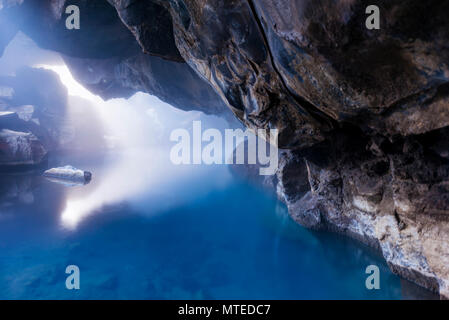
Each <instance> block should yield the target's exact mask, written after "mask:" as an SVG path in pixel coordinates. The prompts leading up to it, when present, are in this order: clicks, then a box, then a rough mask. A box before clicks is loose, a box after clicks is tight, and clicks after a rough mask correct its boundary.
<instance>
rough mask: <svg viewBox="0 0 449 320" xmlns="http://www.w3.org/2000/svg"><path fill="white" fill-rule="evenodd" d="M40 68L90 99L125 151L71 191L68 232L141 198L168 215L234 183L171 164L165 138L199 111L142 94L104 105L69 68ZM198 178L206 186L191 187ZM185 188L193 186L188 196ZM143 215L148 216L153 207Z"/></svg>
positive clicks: (111, 137)
mask: <svg viewBox="0 0 449 320" xmlns="http://www.w3.org/2000/svg"><path fill="white" fill-rule="evenodd" d="M38 67H40V68H44V69H48V70H52V71H54V72H56V73H57V74H58V75H59V77H60V79H61V82H62V83H63V84H64V85H65V86H66V87H67V90H68V93H69V95H72V96H78V97H81V98H84V99H85V100H87V101H88V102H89V103H90V104H91V105H92V108H93V109H94V110H93V112H96V113H97V114H98V115H99V118H100V120H101V122H102V126H103V127H104V128H105V131H106V132H105V134H106V135H107V139H108V141H110V142H113V144H114V145H117V146H119V147H120V149H118V150H117V151H118V152H117V157H118V159H116V160H115V161H114V162H113V163H111V164H110V165H109V166H107V165H105V167H102V169H101V170H102V171H103V172H101V174H100V173H99V172H95V171H94V172H93V180H92V182H91V184H90V185H88V186H84V187H74V188H71V189H70V190H69V192H68V195H67V203H66V208H65V210H64V211H63V212H62V215H61V222H62V225H63V226H64V227H65V228H68V229H75V228H76V227H77V226H78V225H79V223H80V222H81V221H82V220H83V219H85V218H86V217H87V216H89V215H91V214H92V213H95V212H99V211H100V210H101V209H102V208H103V207H105V206H108V205H115V204H118V203H121V202H124V201H127V200H132V199H136V201H137V202H138V200H139V198H140V197H145V199H148V197H150V198H151V199H154V205H152V209H154V208H155V207H160V208H161V210H166V209H167V208H169V207H173V206H176V205H181V204H182V203H183V202H185V201H189V199H192V197H197V196H199V195H200V194H204V193H207V192H210V190H212V189H213V188H214V187H215V188H217V187H218V188H222V187H224V186H225V185H226V184H227V183H228V182H229V180H230V174H229V172H228V171H226V172H225V173H224V174H223V176H220V177H217V176H215V179H210V178H209V177H210V175H211V174H210V170H212V169H211V168H203V170H202V171H201V170H200V172H198V171H197V170H198V168H196V169H194V168H193V166H173V165H172V164H171V163H170V161H169V154H170V152H169V148H170V147H171V144H170V141H169V139H168V137H164V136H163V134H162V133H163V132H164V130H166V132H167V131H169V129H170V128H179V127H182V126H184V125H185V126H187V127H189V126H191V123H192V121H193V120H196V119H197V118H198V117H199V116H201V114H200V113H199V112H184V111H180V110H178V109H175V108H173V107H172V106H170V105H168V104H166V103H163V102H161V101H160V100H158V99H157V98H155V97H152V96H150V95H147V94H143V93H138V94H136V95H134V96H133V97H131V98H130V99H129V100H125V99H111V100H108V101H104V100H103V99H101V98H100V97H98V96H96V95H94V94H92V93H91V92H89V91H88V90H87V89H85V88H84V87H83V86H82V85H81V84H79V83H78V82H77V81H76V80H75V79H74V78H73V76H72V74H71V73H70V71H69V69H68V68H67V67H66V66H60V65H58V66H53V65H40V66H38ZM149 104H150V105H149ZM73 107H76V106H73ZM220 121H222V120H220ZM158 139H159V140H158ZM80 169H85V170H88V168H80ZM215 174H216V173H215ZM201 175H204V176H203V177H201ZM206 176H207V177H208V178H207V179H206V178H205V177H206ZM194 179H196V180H201V181H202V182H201V185H200V186H196V185H192V184H194V183H192V181H194ZM183 183H184V184H185V185H188V186H189V190H188V192H186V190H185V185H183ZM136 205H137V206H139V204H136ZM144 205H147V202H145V204H144ZM142 211H145V212H147V211H148V208H143V210H142Z"/></svg>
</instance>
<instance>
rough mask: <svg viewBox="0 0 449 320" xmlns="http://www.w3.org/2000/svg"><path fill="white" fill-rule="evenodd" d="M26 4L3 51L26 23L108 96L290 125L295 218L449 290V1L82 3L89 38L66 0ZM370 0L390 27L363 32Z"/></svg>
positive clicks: (284, 182)
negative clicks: (144, 95) (71, 19)
mask: <svg viewBox="0 0 449 320" xmlns="http://www.w3.org/2000/svg"><path fill="white" fill-rule="evenodd" d="M20 2H21V1H10V3H11V6H10V7H6V8H4V9H3V10H2V11H0V26H2V25H7V26H9V30H10V31H9V32H8V33H5V35H3V36H2V38H0V50H3V47H4V46H5V45H6V43H7V42H8V41H9V39H10V38H11V37H12V36H13V35H14V33H15V32H17V30H21V31H22V32H25V33H26V34H27V35H28V36H30V37H31V38H33V39H34V40H35V41H36V42H37V43H38V45H40V46H42V47H45V48H49V49H52V50H56V51H59V52H61V53H63V54H65V55H66V56H67V57H66V61H67V63H68V65H69V66H70V67H71V68H72V71H73V72H74V74H75V75H76V76H77V78H78V79H80V81H81V82H83V83H85V84H86V86H87V87H88V88H90V89H91V90H92V91H95V92H99V93H100V94H101V95H103V96H104V97H106V98H109V97H114V96H129V95H130V94H132V93H133V92H136V91H144V92H148V93H150V94H154V95H156V96H159V97H161V99H163V100H164V101H167V102H168V103H172V104H173V105H174V106H176V107H180V108H183V109H185V110H190V109H197V110H202V111H205V112H208V113H215V114H224V113H225V111H223V110H224V105H226V106H227V107H228V108H229V109H230V110H231V111H232V113H233V114H234V115H236V116H237V117H238V118H239V119H240V120H241V121H242V122H243V123H245V124H246V125H247V126H248V127H250V128H254V129H256V128H277V129H279V131H280V135H279V145H280V147H281V148H283V149H284V150H283V151H282V152H281V162H280V164H281V165H280V168H279V171H278V174H277V179H276V181H275V182H276V184H277V185H276V188H277V191H278V194H279V196H280V198H281V199H282V200H284V201H285V202H286V203H287V205H288V207H289V211H290V214H291V216H292V217H293V218H294V219H295V220H297V221H298V222H299V223H302V224H304V225H306V226H308V227H311V228H325V229H328V230H333V231H338V232H342V233H344V234H347V235H350V236H352V237H355V238H357V239H359V240H361V241H363V242H365V243H368V244H370V245H372V246H375V247H377V248H379V249H380V250H381V251H382V253H383V255H384V257H385V259H386V260H387V262H388V263H389V265H390V267H391V268H392V270H393V271H395V272H397V273H398V274H400V275H401V276H403V277H404V278H406V279H409V280H411V281H414V282H416V283H418V284H420V285H422V286H424V287H426V288H429V289H431V290H434V291H436V292H439V293H440V294H441V295H442V296H446V297H449V269H448V266H449V247H448V243H449V242H448V240H449V239H448V237H449V226H448V209H449V203H448V201H447V199H449V194H448V183H449V172H448V165H449V146H448V145H447V142H446V141H447V134H448V131H447V130H448V129H447V127H448V125H449V111H448V110H449V101H448V97H449V84H448V79H449V65H448V61H449V47H448V45H447V43H448V40H449V20H448V19H447V12H449V2H447V1H444V0H429V1H422V0H378V1H367V0H366V1H365V0H344V1H343V0H342V1H333V0H277V1H272V0H227V1H223V0H167V1H162V0H146V1H145V0H108V1H106V0H96V1H81V0H80V1H73V4H78V5H79V6H80V8H81V11H82V12H83V14H84V20H83V21H84V25H83V27H82V28H81V30H79V31H67V30H65V29H64V25H63V20H64V19H62V16H63V12H64V11H63V8H64V6H65V5H66V3H65V1H63V0H60V1H54V0H52V1H50V0H49V1H41V2H38V3H39V4H37V2H33V1H31V0H25V1H24V3H22V4H17V5H14V3H20ZM71 3H72V2H71ZM371 4H375V5H377V6H379V8H380V10H381V28H380V30H368V29H367V28H366V27H365V19H366V17H367V15H366V14H365V8H366V7H367V6H368V5H371ZM114 8H115V11H114ZM5 10H9V11H8V12H7V13H5V12H6V11H5ZM31 12H32V13H33V14H32V15H31ZM36 12H37V13H39V14H37V15H36ZM98 14H99V15H98ZM13 15H16V19H14V22H12V21H11V19H10V17H11V16H13ZM36 16H37V17H38V19H37V18H36ZM5 17H6V18H5ZM23 17H26V19H25V18H23ZM93 17H95V19H94V18H93ZM7 18H8V19H9V20H6V19H7ZM24 21H27V22H26V23H25V22H24ZM42 21H43V22H42ZM62 29H64V30H62ZM141 51H143V52H144V53H142V52H141ZM92 70H94V72H93V71H92ZM167 74H173V75H175V76H174V77H172V78H170V77H168V76H167ZM178 80H179V81H178ZM220 98H221V99H220Z"/></svg>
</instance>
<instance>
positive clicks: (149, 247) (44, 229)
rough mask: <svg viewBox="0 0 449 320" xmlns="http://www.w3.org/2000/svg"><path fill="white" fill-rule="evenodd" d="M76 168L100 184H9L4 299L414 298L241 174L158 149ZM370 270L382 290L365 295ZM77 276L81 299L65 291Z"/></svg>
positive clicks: (10, 180) (2, 192)
mask: <svg viewBox="0 0 449 320" xmlns="http://www.w3.org/2000/svg"><path fill="white" fill-rule="evenodd" d="M145 154H146V155H145ZM161 154H166V153H161ZM136 159H139V160H138V161H137V160H136ZM71 160H72V161H73V162H72V163H71V164H72V165H75V166H77V167H81V168H84V169H90V170H91V171H92V172H93V174H94V176H93V180H92V182H91V183H90V184H89V185H86V186H75V187H67V186H63V185H59V184H56V183H54V182H51V181H48V180H46V179H45V178H42V177H40V176H39V175H38V174H37V173H29V174H21V175H2V176H1V177H0V298H1V299H401V298H413V297H414V293H413V290H414V289H413V288H414V287H413V286H410V285H409V284H406V283H405V284H404V282H403V283H402V285H401V280H400V279H399V278H398V277H397V276H395V275H393V274H392V273H391V272H390V271H389V269H388V268H387V266H386V265H385V263H384V262H383V261H382V259H381V258H380V257H379V256H377V254H376V253H374V252H372V251H371V250H370V249H368V248H366V247H364V246H363V245H360V244H358V243H356V242H354V241H352V240H349V239H346V238H343V237H340V236H337V235H334V234H327V233H317V232H311V231H309V230H306V229H304V228H302V227H300V226H298V225H297V224H295V223H294V222H292V221H291V220H290V218H289V217H288V215H287V212H286V207H285V206H284V205H283V204H282V203H280V202H279V201H278V200H277V199H276V198H274V197H273V196H272V195H270V194H268V193H266V192H265V191H263V190H261V189H259V188H257V187H255V186H253V185H251V184H249V183H248V182H247V181H243V180H240V179H239V178H238V177H236V175H235V174H232V171H231V170H232V169H231V168H230V167H226V166H216V167H213V166H212V167H208V166H193V167H192V166H190V167H189V166H188V167H176V166H170V165H165V164H166V163H167V162H166V161H165V159H163V157H160V159H158V157H157V155H156V154H155V153H152V152H151V151H148V150H146V151H138V150H134V151H133V152H130V154H129V155H127V156H123V155H120V156H117V157H114V156H113V157H111V156H106V157H104V158H102V159H101V160H97V161H95V162H92V161H91V162H89V161H88V160H86V159H84V160H81V157H80V158H79V159H78V160H76V159H74V158H73V157H72V158H71ZM150 160H151V163H152V166H148V168H147V169H145V170H143V169H142V167H141V165H140V163H139V161H142V162H145V161H150ZM136 161H137V162H136ZM53 162H54V164H64V163H66V160H64V159H56V160H53ZM371 264H375V265H377V266H379V268H380V277H381V278H380V279H381V280H380V284H381V289H380V290H371V291H370V290H367V289H366V287H365V280H366V277H367V275H366V274H365V269H366V267H367V266H368V265H371ZM68 265H77V266H78V267H79V269H80V275H81V276H80V290H67V289H66V287H65V280H66V277H67V276H68V275H67V274H66V273H65V269H66V267H67V266H68ZM410 288H412V289H410ZM410 292H412V293H410Z"/></svg>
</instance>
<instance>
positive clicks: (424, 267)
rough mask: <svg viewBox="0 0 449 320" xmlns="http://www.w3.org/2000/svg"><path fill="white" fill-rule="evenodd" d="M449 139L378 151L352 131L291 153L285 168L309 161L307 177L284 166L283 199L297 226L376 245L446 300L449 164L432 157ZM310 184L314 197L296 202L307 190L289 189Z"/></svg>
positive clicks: (402, 142) (427, 138)
mask: <svg viewBox="0 0 449 320" xmlns="http://www.w3.org/2000/svg"><path fill="white" fill-rule="evenodd" d="M448 134H449V132H448V131H447V129H443V130H440V131H438V132H432V133H431V134H429V135H424V136H420V137H410V138H406V139H398V140H395V141H394V143H391V142H389V141H388V140H385V141H384V142H383V143H381V144H380V146H378V148H379V149H378V150H376V151H374V152H373V151H372V150H371V149H370V146H371V145H372V144H373V142H372V141H370V139H369V138H367V137H364V136H363V135H362V134H361V133H360V132H359V133H357V132H352V133H350V132H348V133H346V134H340V135H337V136H336V138H335V140H334V141H333V142H332V143H329V145H322V146H316V147H314V148H311V149H309V150H304V151H302V152H300V153H297V152H287V153H285V154H284V155H283V161H281V163H282V162H287V163H290V164H293V166H294V167H301V166H296V165H295V163H300V162H301V161H303V159H305V165H303V166H304V167H306V169H307V173H306V172H305V171H304V170H299V169H297V172H298V173H297V174H293V175H285V174H282V173H283V172H282V167H281V169H280V172H279V173H278V178H279V184H278V194H279V196H280V198H281V199H283V200H284V201H285V202H286V203H287V205H288V207H289V212H290V215H291V216H292V217H293V218H294V219H295V220H296V221H298V222H299V223H301V224H303V225H306V226H308V227H312V228H315V229H326V230H331V231H337V232H340V233H343V234H346V235H349V236H351V237H354V238H356V239H358V240H360V241H363V242H365V243H366V244H368V245H371V246H373V247H377V248H379V249H380V250H381V252H382V253H383V256H384V257H385V259H386V261H387V262H388V264H389V265H390V267H391V269H392V270H393V271H394V272H396V273H398V274H399V275H401V276H403V277H404V278H406V279H409V280H411V281H413V282H415V283H417V284H420V285H422V286H424V287H426V288H428V289H431V290H433V291H435V292H439V293H440V294H441V295H443V296H445V297H448V296H449V290H448V289H449V286H448V284H449V283H448V279H449V269H448V267H447V266H448V265H449V247H448V243H449V220H448V219H447V218H448V217H449V215H448V208H449V202H448V201H449V196H448V195H449V192H448V185H449V161H448V159H447V158H444V157H441V156H440V155H439V154H437V153H436V152H434V151H433V149H434V145H438V144H439V143H440V142H441V141H447V138H448ZM354 136H356V137H358V138H357V139H355V138H354ZM379 150H381V153H382V156H379V152H378V151H379ZM284 167H285V165H284ZM306 179H308V180H309V185H310V187H309V190H310V191H309V192H308V193H306V194H305V195H304V196H302V197H301V198H300V199H298V195H301V194H303V191H301V192H299V191H298V190H295V189H294V188H289V187H288V184H289V183H291V181H292V180H294V181H297V184H296V185H298V184H302V185H303V184H304V181H305V180H306Z"/></svg>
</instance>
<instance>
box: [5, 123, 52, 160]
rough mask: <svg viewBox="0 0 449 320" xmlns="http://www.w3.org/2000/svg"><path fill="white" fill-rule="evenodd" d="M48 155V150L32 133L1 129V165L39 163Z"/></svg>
mask: <svg viewBox="0 0 449 320" xmlns="http://www.w3.org/2000/svg"><path fill="white" fill-rule="evenodd" d="M46 155H47V150H46V149H45V148H44V146H43V145H42V143H41V142H40V141H39V140H38V139H37V137H36V136H34V135H33V134H32V133H29V132H17V131H11V130H8V129H2V130H1V131H0V167H5V166H16V167H17V166H35V165H39V164H41V163H42V162H43V161H44V160H45V156H46Z"/></svg>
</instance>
